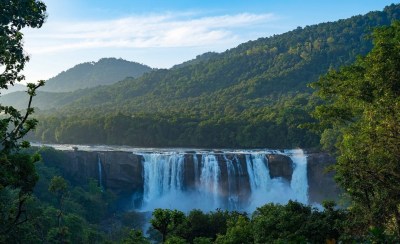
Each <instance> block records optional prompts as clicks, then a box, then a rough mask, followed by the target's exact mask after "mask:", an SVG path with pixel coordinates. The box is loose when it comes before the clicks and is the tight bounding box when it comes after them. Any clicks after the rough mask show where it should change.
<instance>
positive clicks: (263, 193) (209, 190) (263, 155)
mask: <svg viewBox="0 0 400 244" xmlns="http://www.w3.org/2000/svg"><path fill="white" fill-rule="evenodd" d="M229 154H230V155H231V156H230V157H229V158H228V157H227V155H226V153H222V156H218V157H217V154H216V153H213V152H207V153H204V152H195V153H193V154H192V155H190V156H188V157H186V158H187V160H189V159H192V161H191V162H190V161H187V162H185V153H174V152H172V153H171V152H168V153H144V154H141V155H142V156H143V183H144V185H143V191H144V192H143V209H144V210H151V209H154V208H156V207H161V208H178V209H181V210H190V209H193V208H200V209H202V210H206V211H208V210H215V209H216V208H224V209H230V210H245V211H253V210H255V209H256V208H257V207H259V206H261V205H263V204H265V203H267V202H276V203H285V202H287V201H288V200H289V199H293V200H297V201H300V202H302V203H308V183H307V158H306V156H305V155H304V153H303V151H302V150H300V149H298V150H287V151H285V152H279V151H273V152H272V151H263V152H260V151H258V152H253V151H246V152H238V153H236V154H235V152H229ZM268 154H282V155H285V156H288V157H290V158H291V160H292V162H293V168H294V170H293V174H292V180H291V182H290V183H289V182H288V181H287V180H284V179H282V178H273V179H271V177H270V172H269V166H268V157H267V155H268ZM200 155H201V161H200V160H199V158H198V157H200ZM232 155H233V157H232ZM238 155H244V158H245V163H246V167H245V168H242V166H241V162H240V160H239V156H238ZM218 158H220V159H221V158H223V160H224V161H225V162H221V164H219V162H218ZM242 158H243V156H242ZM187 163H192V164H193V165H191V166H190V167H188V168H186V166H185V165H187ZM243 163H244V162H243ZM225 165H226V168H224V167H225ZM220 167H222V168H220ZM189 169H190V170H192V171H190V172H187V170H189ZM222 171H223V172H225V173H224V174H222ZM223 175H224V177H223V178H222V176H223ZM247 180H248V182H246V181H247ZM190 182H193V188H190V187H186V186H185V184H186V183H188V184H190ZM224 187H226V189H224ZM239 194H241V195H240V197H239ZM246 198H248V199H246Z"/></svg>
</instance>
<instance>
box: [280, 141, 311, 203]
mask: <svg viewBox="0 0 400 244" xmlns="http://www.w3.org/2000/svg"><path fill="white" fill-rule="evenodd" d="M285 152H286V153H288V154H289V156H290V158H291V159H292V161H293V164H294V170H293V174H292V181H291V182H290V188H291V189H292V190H293V192H294V196H295V200H297V201H299V202H301V203H304V204H308V179H307V157H306V156H305V155H304V152H303V150H301V149H296V150H286V151H285Z"/></svg>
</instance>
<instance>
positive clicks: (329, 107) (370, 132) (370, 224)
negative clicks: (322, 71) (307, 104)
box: [312, 22, 400, 238]
mask: <svg viewBox="0 0 400 244" xmlns="http://www.w3.org/2000/svg"><path fill="white" fill-rule="evenodd" d="M372 38H373V44H374V47H373V49H372V51H371V52H370V53H368V54H367V55H366V56H365V57H362V58H359V59H358V60H357V61H356V62H355V63H354V64H352V65H350V66H347V67H343V68H340V69H339V70H337V71H336V70H331V71H330V72H328V74H327V75H325V76H324V77H322V78H321V79H320V80H319V81H318V82H316V83H313V84H312V87H313V88H315V89H316V91H315V94H316V95H317V96H319V97H320V98H322V99H323V101H324V104H322V105H320V106H317V107H316V109H315V111H314V116H315V117H316V118H317V119H318V120H319V121H320V123H319V126H320V129H321V132H322V133H323V138H325V140H324V142H326V143H328V144H326V145H325V148H334V149H335V150H334V152H333V153H335V154H336V155H337V164H336V165H335V167H334V169H335V170H336V176H335V177H336V180H337V182H338V183H339V184H340V186H341V187H342V188H343V189H344V190H345V192H346V193H347V194H348V195H349V196H350V199H351V201H352V209H353V214H354V215H355V218H356V219H357V223H358V224H357V225H358V226H354V227H355V228H357V229H359V230H360V229H361V230H362V232H363V233H361V234H364V235H367V233H368V230H369V229H371V228H372V229H377V230H382V231H383V232H384V233H386V234H395V235H397V237H398V238H400V195H399V192H400V164H399V162H400V153H399V152H400V22H394V23H393V24H392V25H391V26H387V27H381V28H377V29H376V30H375V31H374V33H373V34H372ZM328 138H330V139H328ZM332 138H336V139H332ZM332 143H333V144H334V145H332Z"/></svg>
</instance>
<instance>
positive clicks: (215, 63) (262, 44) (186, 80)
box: [0, 4, 400, 148]
mask: <svg viewBox="0 0 400 244" xmlns="http://www.w3.org/2000/svg"><path fill="white" fill-rule="evenodd" d="M399 19H400V4H396V5H395V4H392V5H390V6H388V7H386V8H385V9H384V10H383V11H374V12H370V13H368V14H366V15H358V16H354V17H351V18H348V19H343V20H339V21H335V22H329V23H322V24H318V25H312V26H307V27H305V28H297V29H295V30H293V31H289V32H287V33H284V34H280V35H274V36H272V37H268V38H260V39H258V40H255V41H249V42H246V43H243V44H240V45H239V46H237V47H235V48H232V49H229V50H227V51H225V52H222V53H209V54H205V55H199V56H198V57H197V58H195V59H193V60H190V61H188V62H185V63H183V64H182V65H178V66H175V67H173V68H171V69H168V70H167V69H158V70H154V71H151V72H148V73H146V74H143V75H142V76H141V77H139V78H126V79H125V80H123V81H120V82H118V83H116V84H113V85H110V86H101V87H96V88H90V89H84V90H80V91H77V92H72V93H64V94H59V95H58V96H56V98H54V97H53V98H50V96H48V95H46V94H44V93H43V97H42V98H40V99H39V96H41V94H40V95H39V96H38V98H37V101H38V102H39V101H41V103H42V104H45V103H49V102H53V103H54V104H57V106H58V107H57V111H55V112H53V111H52V112H51V113H50V112H49V113H47V114H45V115H43V117H41V118H40V121H41V123H40V125H39V127H38V129H37V130H36V135H35V137H34V138H36V139H38V138H39V139H40V140H43V141H47V142H56V143H96V144H125V145H133V146H163V147H165V146H169V147H174V146H185V147H241V148H243V147H263V148H265V147H268V148H293V147H312V146H315V145H317V144H318V142H319V138H318V137H317V136H316V135H315V134H313V133H312V132H310V131H307V130H304V129H301V128H299V124H302V123H307V122H311V121H312V118H311V117H310V114H309V111H310V110H312V106H313V102H315V101H313V100H312V99H313V98H312V96H311V93H312V90H311V88H309V87H307V84H309V83H310V82H314V81H317V80H318V78H319V77H320V76H321V75H323V74H325V73H326V72H327V71H328V70H329V69H330V68H335V69H336V68H339V67H340V66H343V65H348V64H351V63H352V62H354V60H355V59H356V58H357V56H358V55H365V54H366V53H368V52H369V51H370V50H371V48H372V41H371V40H370V39H368V36H369V35H370V34H371V33H372V31H373V29H374V28H376V27H380V26H384V25H390V24H391V23H392V22H393V21H394V20H399ZM7 96H8V95H6V96H3V97H2V99H3V98H6V97H7ZM46 96H47V97H46ZM35 99H36V98H35ZM51 99H56V101H52V100H51ZM60 101H62V102H60ZM0 102H2V101H0ZM35 106H38V107H39V108H40V106H39V103H35ZM42 108H45V107H42Z"/></svg>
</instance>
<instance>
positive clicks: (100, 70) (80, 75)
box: [41, 58, 152, 92]
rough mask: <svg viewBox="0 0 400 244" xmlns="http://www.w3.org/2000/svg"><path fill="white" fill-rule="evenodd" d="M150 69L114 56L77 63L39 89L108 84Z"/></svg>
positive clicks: (68, 89)
mask: <svg viewBox="0 0 400 244" xmlns="http://www.w3.org/2000/svg"><path fill="white" fill-rule="evenodd" d="M151 70H152V69H151V68H150V67H149V66H147V65H143V64H139V63H136V62H130V61H126V60H123V59H116V58H102V59H100V60H99V61H97V62H87V63H82V64H78V65H76V66H74V67H72V68H70V69H68V70H66V71H63V72H61V73H60V74H58V75H56V76H55V77H53V78H50V79H49V80H47V81H46V86H45V87H43V88H41V91H48V92H69V91H75V90H78V89H83V88H89V87H95V86H99V85H109V84H113V83H115V82H117V81H120V80H122V79H125V78H126V77H133V78H136V77H139V76H141V75H143V74H144V73H146V72H149V71H151Z"/></svg>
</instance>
